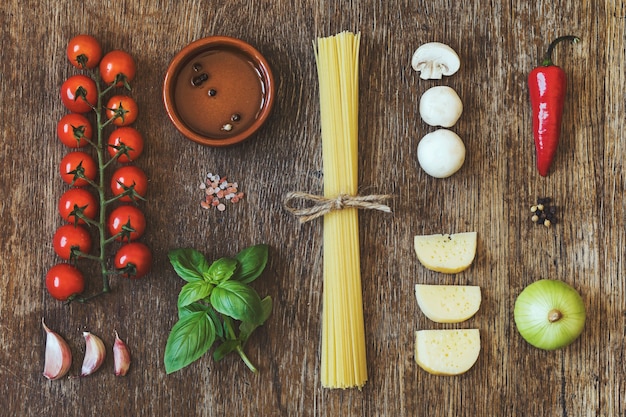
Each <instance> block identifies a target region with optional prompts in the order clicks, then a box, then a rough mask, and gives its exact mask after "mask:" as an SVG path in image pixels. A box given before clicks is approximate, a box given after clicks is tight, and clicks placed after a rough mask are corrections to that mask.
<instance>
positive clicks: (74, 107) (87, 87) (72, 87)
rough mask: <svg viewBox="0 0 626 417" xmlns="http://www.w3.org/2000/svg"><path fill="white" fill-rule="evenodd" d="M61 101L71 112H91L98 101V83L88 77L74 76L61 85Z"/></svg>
mask: <svg viewBox="0 0 626 417" xmlns="http://www.w3.org/2000/svg"><path fill="white" fill-rule="evenodd" d="M61 101H62V102H63V105H64V106H65V107H66V108H67V109H68V110H69V111H73V112H75V113H87V112H89V111H91V110H92V108H93V106H95V105H96V103H97V101H98V88H97V86H96V82H95V81H94V80H92V79H91V78H89V77H88V76H86V75H72V76H71V77H69V78H68V79H67V80H65V82H64V83H63V85H61Z"/></svg>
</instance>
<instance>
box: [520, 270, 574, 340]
mask: <svg viewBox="0 0 626 417" xmlns="http://www.w3.org/2000/svg"><path fill="white" fill-rule="evenodd" d="M513 316H514V318H515V325H516V326H517V330H518V331H519V332H520V334H521V335H522V337H523V338H524V340H526V341H527V342H528V343H530V344H531V345H533V346H535V347H537V348H539V349H545V350H555V349H560V348H562V347H565V346H567V345H569V344H570V343H572V342H573V341H574V340H576V339H577V338H578V336H580V334H581V333H582V331H583V328H584V327H585V318H586V313H585V304H584V302H583V299H582V297H581V296H580V294H579V293H578V291H576V290H575V289H574V288H573V287H571V286H570V285H568V284H566V283H564V282H562V281H558V280H550V279H542V280H539V281H536V282H534V283H532V284H530V285H529V286H527V287H526V288H524V290H523V291H522V292H521V293H520V295H519V296H518V297H517V300H515V309H514V312H513Z"/></svg>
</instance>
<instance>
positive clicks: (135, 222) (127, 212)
mask: <svg viewBox="0 0 626 417" xmlns="http://www.w3.org/2000/svg"><path fill="white" fill-rule="evenodd" d="M107 225H108V227H109V233H110V234H111V236H115V235H118V234H120V233H122V234H121V235H120V236H118V237H117V238H116V239H117V240H124V241H132V240H137V239H139V238H140V237H141V236H142V235H143V232H144V231H145V230H146V217H145V216H144V215H143V212H142V211H141V210H140V209H138V208H137V207H135V206H130V205H123V206H119V207H117V208H116V209H115V210H113V211H112V212H111V214H109V221H108V222H107ZM128 228H132V229H134V231H132V232H131V231H129V230H128Z"/></svg>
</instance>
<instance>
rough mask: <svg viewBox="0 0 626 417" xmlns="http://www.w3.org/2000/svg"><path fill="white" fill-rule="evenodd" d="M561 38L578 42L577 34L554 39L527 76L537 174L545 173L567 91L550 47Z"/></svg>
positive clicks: (552, 152) (559, 129) (555, 143)
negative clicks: (540, 60)
mask: <svg viewBox="0 0 626 417" xmlns="http://www.w3.org/2000/svg"><path fill="white" fill-rule="evenodd" d="M561 41H572V42H573V43H577V42H578V41H580V39H579V38H578V37H576V36H561V37H559V38H556V39H555V40H554V41H552V43H551V44H550V46H549V47H548V51H547V52H546V55H545V57H544V58H543V61H542V62H541V65H540V66H539V67H537V68H535V69H533V70H532V71H531V72H530V74H529V75H528V87H529V89H530V104H531V106H532V110H533V134H534V136H535V149H536V151H537V169H538V170H539V175H541V176H543V177H545V176H547V175H548V171H549V170H550V165H551V164H552V160H553V159H554V155H555V154H556V148H557V146H558V144H559V136H560V135H561V117H562V115H563V105H564V103H565V92H566V90H567V77H566V76H565V71H563V70H562V69H561V68H560V67H557V66H556V65H554V64H553V63H552V50H553V49H554V47H555V46H556V45H557V44H558V43H559V42H561Z"/></svg>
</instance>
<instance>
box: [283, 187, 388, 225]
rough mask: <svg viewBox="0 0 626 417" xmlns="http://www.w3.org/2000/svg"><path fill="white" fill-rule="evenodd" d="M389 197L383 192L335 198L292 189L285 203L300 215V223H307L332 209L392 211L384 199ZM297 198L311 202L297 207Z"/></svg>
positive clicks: (343, 195) (293, 212)
mask: <svg viewBox="0 0 626 417" xmlns="http://www.w3.org/2000/svg"><path fill="white" fill-rule="evenodd" d="M388 198H390V196H389V195H381V194H373V195H365V196H360V195H356V196H352V195H348V194H340V195H338V196H337V197H335V198H327V197H324V196H319V195H315V194H309V193H303V192H300V191H292V192H289V193H287V195H286V196H285V200H284V205H285V208H286V209H287V210H288V211H289V212H290V213H292V214H294V215H295V216H296V217H298V219H299V220H300V223H306V222H308V221H311V220H313V219H316V218H318V217H321V216H323V215H325V214H328V213H330V212H331V211H334V210H342V209H344V208H356V209H365V210H378V211H383V212H385V213H391V208H389V206H387V205H385V204H383V201H384V200H387V199H388ZM296 200H303V201H304V202H305V203H309V205H308V206H306V207H301V208H298V207H295V206H294V205H293V204H294V202H295V201H296Z"/></svg>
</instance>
